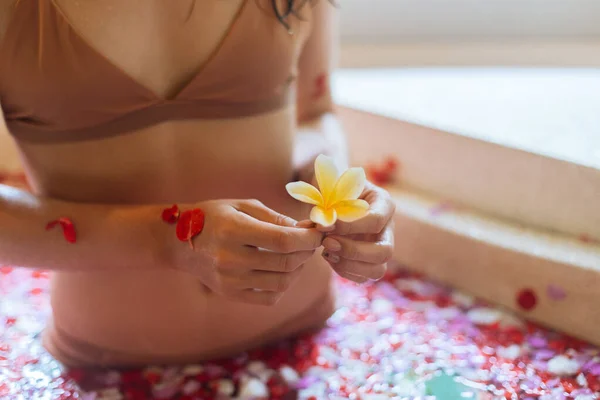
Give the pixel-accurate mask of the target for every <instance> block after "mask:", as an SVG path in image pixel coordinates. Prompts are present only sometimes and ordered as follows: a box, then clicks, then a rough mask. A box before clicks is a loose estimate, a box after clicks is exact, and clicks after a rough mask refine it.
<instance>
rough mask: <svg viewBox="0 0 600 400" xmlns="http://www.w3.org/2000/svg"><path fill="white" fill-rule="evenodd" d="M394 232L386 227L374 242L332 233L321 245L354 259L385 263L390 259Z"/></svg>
mask: <svg viewBox="0 0 600 400" xmlns="http://www.w3.org/2000/svg"><path fill="white" fill-rule="evenodd" d="M393 243H394V233H393V230H392V229H386V230H384V231H383V233H381V234H380V235H378V237H377V239H376V241H375V242H368V241H359V240H352V239H350V238H346V237H343V236H337V235H332V236H328V237H326V238H325V240H323V247H325V249H326V250H327V251H328V252H329V253H332V254H336V255H338V256H339V257H340V258H345V259H349V260H355V261H363V262H367V263H372V264H385V263H386V262H388V261H390V260H391V258H392V256H393V252H394V246H393Z"/></svg>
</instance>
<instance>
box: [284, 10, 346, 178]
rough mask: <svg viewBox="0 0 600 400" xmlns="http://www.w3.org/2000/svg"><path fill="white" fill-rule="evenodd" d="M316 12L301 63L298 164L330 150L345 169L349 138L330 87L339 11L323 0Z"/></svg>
mask: <svg viewBox="0 0 600 400" xmlns="http://www.w3.org/2000/svg"><path fill="white" fill-rule="evenodd" d="M312 13H313V22H312V32H311V34H310V36H309V38H308V39H307V41H306V43H305V45H304V48H303V50H302V54H301V56H300V60H299V66H298V70H299V73H298V93H297V114H298V125H299V126H298V136H297V146H296V153H295V154H296V165H298V166H301V167H302V166H308V165H312V162H313V161H314V158H316V156H317V155H319V154H321V153H326V154H328V155H330V156H332V157H333V158H334V160H335V161H336V164H337V165H338V167H339V169H340V170H341V171H343V170H345V169H346V168H347V167H348V152H347V146H346V138H345V134H344V130H343V127H342V125H341V123H340V121H339V120H338V118H337V116H336V115H335V113H334V104H333V99H332V95H331V88H330V77H331V73H332V71H333V70H334V69H335V67H336V62H337V53H338V48H339V42H338V10H337V9H336V7H335V6H334V5H333V4H331V3H330V2H329V1H327V0H320V1H319V2H317V3H316V5H315V6H314V9H313V10H312Z"/></svg>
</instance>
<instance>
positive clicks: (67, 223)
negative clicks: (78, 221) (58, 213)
mask: <svg viewBox="0 0 600 400" xmlns="http://www.w3.org/2000/svg"><path fill="white" fill-rule="evenodd" d="M56 225H60V226H61V228H62V230H63V236H64V237H65V240H66V241H67V242H69V243H75V242H77V234H76V233H75V225H73V222H72V221H71V220H70V219H69V218H66V217H61V218H59V219H57V220H54V221H51V222H48V224H47V225H46V230H47V231H49V230H50V229H52V228H54V227H55V226H56Z"/></svg>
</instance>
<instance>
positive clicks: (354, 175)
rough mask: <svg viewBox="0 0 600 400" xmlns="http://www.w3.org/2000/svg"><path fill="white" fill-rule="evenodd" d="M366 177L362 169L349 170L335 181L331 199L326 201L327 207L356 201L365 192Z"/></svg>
mask: <svg viewBox="0 0 600 400" xmlns="http://www.w3.org/2000/svg"><path fill="white" fill-rule="evenodd" d="M366 183H367V177H366V175H365V170H364V169H362V168H350V169H349V170H347V171H346V172H344V174H343V175H342V176H341V177H340V179H339V180H338V181H337V183H336V185H335V188H334V189H333V192H332V193H331V197H329V198H327V199H328V203H327V205H328V206H333V205H335V204H336V203H338V202H341V201H346V200H356V199H358V197H359V196H360V195H361V194H362V192H363V190H365V184H366Z"/></svg>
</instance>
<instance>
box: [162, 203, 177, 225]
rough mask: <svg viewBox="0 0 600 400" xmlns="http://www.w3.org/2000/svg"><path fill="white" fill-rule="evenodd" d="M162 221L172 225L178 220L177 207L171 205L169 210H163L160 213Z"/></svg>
mask: <svg viewBox="0 0 600 400" xmlns="http://www.w3.org/2000/svg"><path fill="white" fill-rule="evenodd" d="M162 219H163V221H165V222H166V223H167V224H174V223H176V222H177V220H178V219H179V207H178V206H177V204H173V206H172V207H170V208H165V209H164V210H163V212H162Z"/></svg>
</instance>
